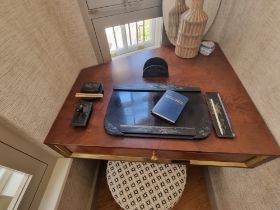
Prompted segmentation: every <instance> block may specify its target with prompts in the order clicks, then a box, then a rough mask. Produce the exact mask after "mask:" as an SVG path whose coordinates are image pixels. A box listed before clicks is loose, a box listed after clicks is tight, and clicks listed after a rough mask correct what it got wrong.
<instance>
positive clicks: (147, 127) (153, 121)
mask: <svg viewBox="0 0 280 210" xmlns="http://www.w3.org/2000/svg"><path fill="white" fill-rule="evenodd" d="M166 90H173V91H176V92H178V93H180V94H183V95H185V96H187V97H188V98H189V102H188V104H187V105H186V107H185V108H184V110H183V111H182V113H181V115H180V116H179V118H178V120H177V121H176V123H175V124H170V123H168V122H165V121H163V120H161V119H159V118H157V117H155V116H153V115H152V114H151V110H152V108H153V107H154V105H155V104H156V103H157V101H158V100H159V99H160V98H161V96H162V95H163V94H164V92H165V91H166ZM104 127H105V130H106V132H107V133H108V134H111V135H120V136H137V137H156V138H175V139H204V138H206V137H207V136H208V135H209V134H210V133H211V131H212V124H211V120H210V117H209V113H208V109H207V106H206V103H205V101H204V98H203V96H202V94H201V92H200V89H199V88H196V87H185V86H177V85H171V84H169V85H165V84H158V83H149V84H138V85H137V84H131V85H119V86H115V87H114V91H113V94H112V96H111V99H110V102H109V105H108V108H107V113H106V115H105V119H104Z"/></svg>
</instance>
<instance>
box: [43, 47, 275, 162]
mask: <svg viewBox="0 0 280 210" xmlns="http://www.w3.org/2000/svg"><path fill="white" fill-rule="evenodd" d="M154 56H158V57H162V58H164V59H166V61H167V63H168V64H169V78H167V79H162V78H154V79H143V78H142V67H143V65H144V62H145V61H146V60H147V59H148V58H151V57H154ZM86 81H100V82H102V83H103V85H104V89H105V97H104V98H103V99H102V100H100V101H96V102H95V104H94V113H93V115H92V117H91V119H90V121H89V125H88V127H87V128H72V127H71V126H70V122H71V119H72V114H73V111H74V104H75V103H76V102H77V101H78V99H76V98H75V97H74V96H75V93H76V92H78V91H79V89H80V87H81V84H82V83H83V82H86ZM127 82H138V83H139V82H141V83H148V82H161V83H171V84H177V85H185V86H197V87H200V88H201V90H202V92H207V91H218V92H219V93H220V94H221V96H222V98H223V101H224V104H225V107H226V109H227V112H228V115H229V117H230V119H231V122H232V125H233V128H234V130H235V132H236V135H237V137H236V138H235V139H233V140H232V139H219V138H217V137H216V136H215V133H214V132H212V134H211V135H210V136H209V137H208V138H207V139H205V140H179V139H160V138H157V139H152V138H133V137H116V136H111V135H108V134H107V133H105V131H104V127H103V119H104V116H105V113H106V109H107V105H108V102H109V100H110V97H111V94H112V87H113V85H115V84H122V83H127ZM45 144H47V145H49V146H50V147H51V148H53V149H54V150H56V151H57V152H59V153H60V154H62V155H64V156H65V157H76V158H96V159H108V160H135V161H148V160H151V159H152V160H154V159H158V161H167V162H169V161H188V162H189V163H190V164H195V165H215V166H231V167H255V166H257V165H259V164H261V163H263V162H266V161H268V160H271V159H274V158H275V157H277V156H279V155H280V149H279V146H278V145H277V143H276V142H275V140H274V138H273V136H272V135H271V133H270V131H269V130H268V128H267V126H266V124H265V122H264V121H263V119H262V117H261V116H260V114H259V112H258V110H257V109H256V107H255V105H254V104H253V102H252V100H251V99H250V97H249V95H248V94H247V92H246V90H245V89H244V87H243V85H242V84H241V82H240V80H239V79H238V77H237V75H236V74H235V72H234V71H233V69H232V67H231V65H230V64H229V62H228V61H227V59H226V57H225V56H224V54H223V52H222V51H221V49H220V48H219V47H217V49H216V50H215V51H214V53H213V54H212V55H210V56H209V57H205V56H202V55H199V56H198V57H196V58H194V59H181V58H178V57H177V56H176V55H175V54H174V49H173V48H171V47H170V48H160V49H156V50H150V51H144V52H140V53H137V54H134V55H132V56H130V57H127V58H121V59H117V60H115V61H113V62H111V63H109V64H103V65H99V66H95V67H90V68H87V69H84V70H82V71H81V73H80V75H79V76H78V78H77V80H76V82H75V84H74V85H73V87H72V89H71V91H70V93H69V95H68V97H67V99H66V101H65V103H64V105H63V107H62V109H61V111H60V113H59V114H58V116H57V118H56V120H55V122H54V124H53V126H52V128H51V130H50V132H49V134H48V136H47V138H46V140H45ZM153 154H154V155H153Z"/></svg>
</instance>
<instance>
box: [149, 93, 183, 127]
mask: <svg viewBox="0 0 280 210" xmlns="http://www.w3.org/2000/svg"><path fill="white" fill-rule="evenodd" d="M188 101H189V99H188V98H187V97H186V96H184V95H182V94H180V93H177V92H174V91H171V90H167V91H166V92H165V93H164V94H163V96H162V97H161V98H160V99H159V101H158V102H157V103H156V105H155V106H154V108H153V109H152V114H153V115H155V116H157V117H159V118H161V119H164V120H166V121H167V122H169V123H172V124H175V123H176V121H177V119H178V118H179V116H180V114H181V113H182V111H183V109H184V107H185V106H186V104H187V103H188Z"/></svg>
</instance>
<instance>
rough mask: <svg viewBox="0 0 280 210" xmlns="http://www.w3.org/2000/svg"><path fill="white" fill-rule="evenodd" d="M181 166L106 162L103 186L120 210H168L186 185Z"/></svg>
mask: <svg viewBox="0 0 280 210" xmlns="http://www.w3.org/2000/svg"><path fill="white" fill-rule="evenodd" d="M186 172H187V168H186V166H185V165H181V164H157V163H145V162H126V161H108V164H107V171H106V176H107V183H108V186H109V189H110V191H111V194H112V196H113V197H114V199H115V201H116V202H117V203H118V204H119V205H120V206H121V207H122V208H123V209H138V210H140V209H145V210H146V209H147V210H152V209H154V210H155V209H172V208H173V207H174V205H175V204H176V203H177V202H178V200H179V199H180V197H181V195H182V193H183V191H184V187H185V184H186V177H187V173H186Z"/></svg>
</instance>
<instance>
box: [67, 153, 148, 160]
mask: <svg viewBox="0 0 280 210" xmlns="http://www.w3.org/2000/svg"><path fill="white" fill-rule="evenodd" d="M71 157H72V158H87V159H100V160H126V161H148V160H149V158H145V157H129V156H118V155H101V154H83V153H75V152H74V153H72V154H71Z"/></svg>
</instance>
